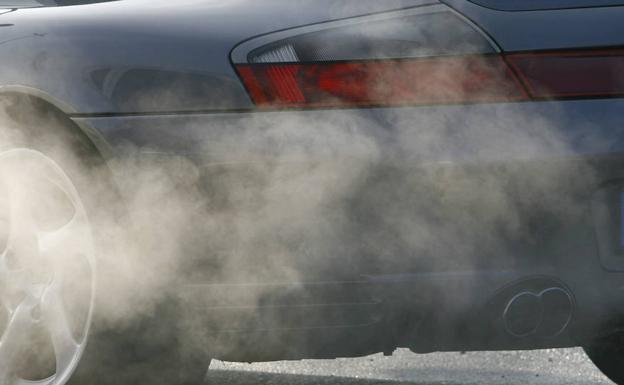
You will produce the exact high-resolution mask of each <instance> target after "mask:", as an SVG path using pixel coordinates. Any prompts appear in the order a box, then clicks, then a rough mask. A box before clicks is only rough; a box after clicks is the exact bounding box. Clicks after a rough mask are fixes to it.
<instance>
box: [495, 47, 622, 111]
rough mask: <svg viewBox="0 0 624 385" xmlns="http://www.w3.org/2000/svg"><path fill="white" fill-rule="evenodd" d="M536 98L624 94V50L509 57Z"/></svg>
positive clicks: (555, 52) (537, 53)
mask: <svg viewBox="0 0 624 385" xmlns="http://www.w3.org/2000/svg"><path fill="white" fill-rule="evenodd" d="M507 60H508V61H509V64H510V65H511V66H512V67H513V68H514V69H515V70H516V72H517V73H518V75H519V76H520V79H521V80H522V81H523V82H524V84H526V87H527V90H528V92H529V93H530V95H531V97H533V98H535V99H554V98H579V97H581V98H582V97H608V96H622V95H624V49H622V48H612V49H591V50H576V51H574V50H568V51H553V52H534V53H516V54H509V55H507Z"/></svg>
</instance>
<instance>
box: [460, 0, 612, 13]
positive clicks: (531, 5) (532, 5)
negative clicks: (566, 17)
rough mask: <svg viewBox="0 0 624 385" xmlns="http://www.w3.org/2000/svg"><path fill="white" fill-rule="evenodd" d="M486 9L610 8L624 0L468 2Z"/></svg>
mask: <svg viewBox="0 0 624 385" xmlns="http://www.w3.org/2000/svg"><path fill="white" fill-rule="evenodd" d="M469 1H471V2H473V3H475V4H479V5H482V6H484V7H487V8H492V9H499V10H502V11H531V10H542V9H563V8H588V7H611V6H616V5H624V0H469Z"/></svg>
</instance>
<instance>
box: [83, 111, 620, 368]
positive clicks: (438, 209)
mask: <svg viewBox="0 0 624 385" xmlns="http://www.w3.org/2000/svg"><path fill="white" fill-rule="evenodd" d="M622 110H624V100H622V99H601V100H583V101H581V100H577V101H565V102H537V103H514V104H480V105H462V106H442V107H420V108H412V107H404V108H387V109H368V110H366V109H363V110H326V111H290V112H285V111H284V112H262V113H251V112H237V113H234V112H229V113H211V114H159V115H125V116H90V117H89V116H77V117H74V120H75V121H76V122H77V123H79V124H80V125H82V126H83V127H87V128H88V129H89V130H93V132H94V133H96V134H97V136H99V137H101V138H102V139H103V141H104V142H105V143H107V145H108V146H110V152H111V154H113V155H114V156H115V157H116V158H118V159H124V158H127V157H128V156H135V155H137V154H140V155H141V156H147V157H154V159H155V158H162V157H163V156H165V157H180V156H182V157H185V158H187V159H191V160H192V161H193V162H191V163H192V164H194V165H195V166H193V167H196V168H197V170H199V174H201V175H202V176H201V177H200V178H199V180H201V181H202V184H203V185H205V186H204V189H205V190H204V191H205V192H206V194H207V195H208V196H209V197H210V199H211V202H226V203H227V204H226V206H227V207H228V209H231V210H233V211H232V215H229V216H227V218H228V219H227V221H226V222H228V223H230V222H234V226H233V227H232V228H231V229H230V230H229V231H230V232H229V233H224V234H222V236H221V237H214V238H211V234H209V233H208V232H206V233H205V234H204V238H205V239H207V240H208V241H207V243H206V247H205V248H204V249H203V250H204V252H203V255H200V256H199V257H198V258H194V259H193V262H192V263H191V268H189V272H190V273H189V276H188V277H186V278H185V281H184V282H182V284H183V285H182V286H183V289H182V292H181V293H182V298H183V300H184V302H185V303H186V305H187V306H186V308H187V309H189V310H190V316H189V320H190V322H191V325H189V327H190V328H192V329H193V330H197V329H198V328H199V329H201V330H205V331H206V334H205V338H206V341H205V342H204V343H205V345H206V346H208V347H209V348H208V349H210V350H212V355H213V356H214V357H221V358H225V359H233V360H249V361H256V360H274V359H288V358H293V359H296V358H304V357H307V358H316V357H318V358H320V357H337V356H353V355H364V354H369V353H373V352H378V351H382V352H391V351H392V350H393V349H394V348H396V347H409V348H411V349H413V350H416V351H433V350H476V349H488V350H491V349H511V348H513V349H523V348H524V349H532V348H540V347H556V346H574V345H579V344H582V343H583V341H584V340H586V339H588V338H591V336H592V335H594V334H595V333H597V332H599V331H600V329H601V328H602V325H605V324H608V323H609V322H610V321H611V319H612V318H613V317H615V316H616V315H619V313H620V312H619V310H618V309H621V308H624V307H622V306H621V305H623V303H622V302H623V301H624V295H623V294H624V293H622V284H621V282H622V278H623V277H622V273H623V272H624V250H622V248H621V247H618V242H620V244H621V242H622V241H623V239H621V233H622V226H621V225H622V220H621V219H622V218H620V213H622V207H621V203H622V201H621V200H618V199H617V197H620V196H621V192H622V191H624V188H621V187H620V186H624V184H622V183H621V180H624V157H623V156H622V155H624V151H623V150H624V135H623V134H624V126H623V125H621V119H620V111H622ZM129 154H130V155H129ZM224 175H228V176H227V177H224ZM232 175H233V176H232ZM293 181H294V182H295V183H294V184H292V183H293ZM221 185H226V186H227V187H226V188H224V187H222V186H221ZM232 186H238V187H236V190H231V187H232ZM241 186H242V187H241ZM231 197H234V198H235V199H234V198H232V199H233V200H232V199H231ZM274 197H279V199H274ZM614 197H615V198H614ZM213 208H214V207H213ZM223 213H224V212H223V211H221V210H220V209H219V210H217V215H223ZM205 215H206V217H205V218H206V221H207V222H208V221H209V219H208V218H211V214H210V213H208V212H206V214H205ZM217 217H218V218H224V217H223V216H217ZM233 218H234V219H233ZM240 218H252V220H250V221H245V222H244V223H237V221H238V220H239V219H240ZM241 228H246V229H254V231H256V230H257V234H252V236H251V237H249V236H248V235H249V234H245V236H244V237H239V238H236V237H234V239H238V240H239V241H240V242H239V243H236V242H234V243H236V244H235V245H234V246H235V247H234V248H235V249H236V253H232V255H231V256H230V257H227V258H224V255H226V256H227V255H228V251H227V249H228V247H232V246H233V244H232V243H229V244H226V245H224V244H223V242H221V240H222V239H226V238H228V237H229V236H230V235H231V232H232V231H233V232H236V231H240V229H241ZM197 231H203V230H201V229H198V230H197ZM252 232H253V231H252ZM249 239H255V240H254V242H251V243H250V244H245V242H247V241H248V240H249ZM258 239H259V240H261V241H262V242H260V243H258V242H257V241H258ZM237 242H238V241H237ZM267 244H268V246H267ZM276 244H278V245H279V247H277V248H276V247H274V246H275V245H276ZM215 249H218V250H219V251H218V253H221V254H219V255H215V252H213V250H215ZM195 250H197V248H195ZM272 253H273V254H272ZM275 254H278V255H280V256H281V257H279V258H275V257H274V255H275ZM215 258H216V260H219V261H227V262H226V264H229V266H228V268H227V269H222V268H215V264H214V263H212V262H206V261H209V260H213V259H215ZM200 260H201V261H200ZM223 271H228V272H229V273H228V274H227V275H222V274H221V272H223ZM272 271H276V274H275V275H274V276H271V275H270V274H269V275H267V274H266V273H267V272H272ZM254 274H256V275H254ZM284 277H286V278H287V279H284ZM232 282H243V284H233V283H232ZM254 282H261V283H254ZM266 282H269V283H268V284H267V283H266ZM275 282H295V283H292V284H291V283H287V284H281V283H277V284H276V283H275ZM551 295H552V297H553V298H555V299H554V302H552V303H550V302H548V301H549V300H548V298H550V297H551ZM545 298H546V299H545ZM566 301H567V302H568V303H567V304H566ZM518 303H520V304H523V306H527V308H526V309H524V308H519V309H520V310H518V311H517V312H516V313H520V314H524V315H527V317H526V318H522V317H520V318H521V319H509V317H511V316H507V315H506V314H514V311H513V310H514V307H515V306H516V304H518ZM527 304H528V305H527ZM510 309H511V310H510ZM535 309H539V310H538V311H536V310H535ZM516 310H517V309H516ZM531 323H536V324H539V325H546V326H543V327H542V326H539V325H537V326H535V325H534V326H535V327H532V326H531V325H532V324H531ZM527 325H528V326H527ZM553 325H554V326H553ZM558 325H559V326H560V327H557V326H558ZM525 329H527V330H525ZM510 330H511V332H510ZM525 331H526V333H525Z"/></svg>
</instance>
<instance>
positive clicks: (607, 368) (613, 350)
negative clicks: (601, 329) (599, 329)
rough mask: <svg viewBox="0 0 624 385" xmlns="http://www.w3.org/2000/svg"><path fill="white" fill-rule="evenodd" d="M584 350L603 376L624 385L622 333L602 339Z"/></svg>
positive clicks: (623, 344) (623, 338) (623, 340)
mask: <svg viewBox="0 0 624 385" xmlns="http://www.w3.org/2000/svg"><path fill="white" fill-rule="evenodd" d="M584 350H585V353H586V354H587V356H588V357H589V359H590V360H591V361H592V362H593V363H594V365H596V366H597V367H598V369H600V371H601V372H602V373H604V375H605V376H607V377H608V378H609V379H610V380H611V381H613V382H614V383H616V384H618V385H624V332H618V333H615V334H612V335H610V336H608V337H602V338H600V339H598V340H596V341H594V342H593V343H592V344H591V345H589V346H586V347H584Z"/></svg>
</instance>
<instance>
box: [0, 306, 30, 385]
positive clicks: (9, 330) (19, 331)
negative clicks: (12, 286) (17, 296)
mask: <svg viewBox="0 0 624 385" xmlns="http://www.w3.org/2000/svg"><path fill="white" fill-rule="evenodd" d="M35 304H36V300H34V299H33V298H32V297H28V298H27V299H26V300H24V301H23V302H22V303H20V304H19V305H18V306H17V308H16V309H15V310H14V311H13V313H12V314H11V317H10V320H9V323H8V325H7V327H6V330H5V331H4V334H3V335H2V336H1V337H0V384H4V383H5V382H6V380H7V378H8V377H9V376H11V375H12V374H13V373H11V371H10V370H11V367H12V363H13V361H14V358H15V354H16V353H17V351H18V350H19V348H20V346H22V345H23V344H24V343H25V342H26V341H28V335H29V334H28V333H29V331H30V330H32V327H33V325H34V321H33V319H32V317H31V310H32V308H33V306H34V305H35Z"/></svg>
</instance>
